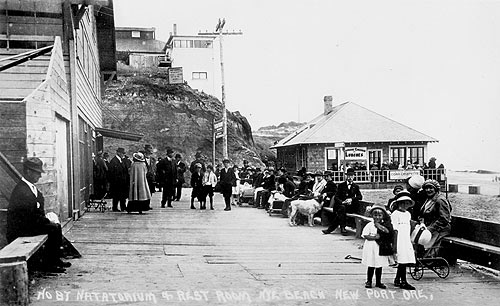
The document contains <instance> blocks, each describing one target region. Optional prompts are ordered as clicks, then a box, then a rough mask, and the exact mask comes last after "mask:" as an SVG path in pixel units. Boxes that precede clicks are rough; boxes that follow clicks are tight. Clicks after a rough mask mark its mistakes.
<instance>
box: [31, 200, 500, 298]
mask: <svg viewBox="0 0 500 306" xmlns="http://www.w3.org/2000/svg"><path fill="white" fill-rule="evenodd" d="M186 191H187V192H188V191H189V190H186ZM160 198H161V195H160V194H159V193H156V194H154V197H153V201H152V202H153V207H154V209H153V210H152V211H149V212H146V213H145V214H143V215H139V214H126V213H112V212H106V213H100V212H89V213H86V214H85V215H84V216H83V218H82V219H80V220H79V221H78V222H75V225H74V226H73V228H72V229H71V230H70V231H69V232H68V233H67V237H68V239H70V240H71V241H73V243H74V245H75V246H76V248H77V249H78V250H79V251H80V252H81V254H82V255H83V257H82V258H81V259H74V260H71V262H72V264H73V266H72V267H70V268H69V269H68V270H67V272H66V273H65V274H60V275H45V276H43V277H42V276H40V275H39V276H37V277H35V278H34V280H33V281H32V284H31V286H30V296H31V301H32V304H33V305H89V306H90V305H116V304H121V305H124V304H125V305H155V304H156V305H237V304H238V305H240V304H244V305H334V304H341V305H344V304H346V305H420V304H429V305H471V304H474V305H479V304H480V305H482V306H483V305H498V301H499V300H500V290H498V289H499V288H500V286H499V285H500V282H499V281H498V279H496V278H492V277H486V276H484V275H482V274H480V273H476V274H474V273H473V272H471V271H470V270H468V269H461V268H457V267H455V268H453V269H452V271H451V273H450V276H449V277H448V278H447V279H445V280H441V279H439V278H438V277H437V276H435V275H434V274H433V273H430V272H429V273H426V274H425V275H424V277H423V279H422V280H420V281H418V282H417V281H413V282H412V284H413V285H415V287H417V289H418V290H417V291H414V292H409V291H403V290H401V289H397V288H394V286H392V280H393V279H394V274H395V269H393V268H385V269H384V271H383V276H382V277H383V281H384V282H385V283H386V284H387V285H388V289H387V290H379V289H376V290H375V289H374V290H371V289H365V288H364V286H363V285H364V281H365V274H366V268H365V267H364V266H363V265H361V264H360V262H359V261H357V260H352V259H351V260H348V259H345V256H346V255H348V254H350V255H352V256H354V257H361V252H362V250H361V246H362V243H363V241H361V240H356V239H355V238H354V236H346V237H344V236H341V235H339V234H335V233H334V234H331V235H322V234H321V231H320V227H314V228H309V227H304V226H299V227H294V228H292V227H290V226H288V223H287V219H284V218H281V217H279V216H273V217H269V216H268V215H267V214H266V213H265V212H264V211H263V210H259V209H254V208H250V207H248V206H243V207H233V210H232V211H230V212H225V211H223V210H222V209H223V204H222V198H221V197H220V196H219V195H217V198H216V204H215V207H216V210H214V211H210V210H205V211H200V210H198V209H197V210H191V209H189V203H188V196H187V195H185V196H184V199H182V200H181V201H180V202H174V203H173V204H174V208H160V207H159V206H160V205H159V204H160V203H159V202H160ZM408 277H409V276H408ZM409 279H410V280H411V278H410V277H409ZM411 281H412V280H411ZM430 300H432V301H430Z"/></svg>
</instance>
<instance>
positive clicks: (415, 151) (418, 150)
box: [408, 147, 424, 166]
mask: <svg viewBox="0 0 500 306" xmlns="http://www.w3.org/2000/svg"><path fill="white" fill-rule="evenodd" d="M409 149H410V156H408V159H409V160H410V161H411V163H412V164H414V163H415V162H417V163H418V164H419V165H420V166H423V165H424V148H423V147H410V148H409Z"/></svg>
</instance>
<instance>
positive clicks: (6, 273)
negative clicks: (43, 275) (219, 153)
mask: <svg viewBox="0 0 500 306" xmlns="http://www.w3.org/2000/svg"><path fill="white" fill-rule="evenodd" d="M47 239H48V235H39V236H32V237H19V238H17V239H16V240H14V241H12V242H11V243H9V244H8V245H7V246H5V247H4V248H3V249H1V250H0V275H1V277H0V292H1V294H0V304H2V305H4V303H5V305H27V304H28V303H29V295H28V264H27V261H28V259H30V257H31V256H32V255H33V254H35V252H36V251H38V249H40V248H41V247H42V245H43V244H44V243H45V242H46V241H47Z"/></svg>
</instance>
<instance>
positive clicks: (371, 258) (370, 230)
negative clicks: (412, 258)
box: [361, 204, 393, 289]
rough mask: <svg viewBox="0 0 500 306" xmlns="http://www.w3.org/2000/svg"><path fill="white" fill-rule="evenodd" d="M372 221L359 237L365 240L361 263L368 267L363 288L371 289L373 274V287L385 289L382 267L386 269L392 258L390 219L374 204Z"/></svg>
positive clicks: (382, 208) (382, 206) (381, 208)
mask: <svg viewBox="0 0 500 306" xmlns="http://www.w3.org/2000/svg"><path fill="white" fill-rule="evenodd" d="M370 214H371V216H372V217H373V221H372V222H370V223H368V224H367V225H366V226H365V227H364V228H363V233H362V234H361V237H363V238H365V244H364V245H363V258H362V261H361V263H362V264H364V265H366V266H368V271H367V273H366V275H367V279H366V283H365V288H372V278H373V273H374V272H375V280H376V282H375V287H377V288H380V289H386V288H387V287H386V286H385V285H384V284H383V283H382V281H381V279H382V267H387V266H388V265H389V263H390V257H392V239H393V236H392V234H393V230H392V225H391V219H390V217H389V215H388V213H387V211H386V209H385V207H384V205H380V204H374V205H373V206H372V207H371V209H370Z"/></svg>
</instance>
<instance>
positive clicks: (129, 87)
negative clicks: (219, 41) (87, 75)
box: [103, 71, 262, 166]
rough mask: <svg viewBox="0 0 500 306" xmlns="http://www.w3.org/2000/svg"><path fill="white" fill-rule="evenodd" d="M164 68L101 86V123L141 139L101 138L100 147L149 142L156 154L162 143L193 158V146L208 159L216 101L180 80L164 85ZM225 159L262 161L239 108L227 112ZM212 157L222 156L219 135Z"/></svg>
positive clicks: (218, 109) (162, 150) (132, 147)
mask: <svg viewBox="0 0 500 306" xmlns="http://www.w3.org/2000/svg"><path fill="white" fill-rule="evenodd" d="M167 77H168V76H167V75H166V73H164V72H159V71H156V72H142V73H139V72H135V73H132V72H129V73H127V74H120V76H119V78H118V80H117V81H113V82H112V83H111V84H109V86H108V87H107V88H106V90H105V95H104V99H103V116H104V119H103V121H104V127H106V128H112V129H115V130H121V131H128V132H135V133H141V134H144V138H143V140H142V141H141V143H132V142H126V143H124V142H123V141H120V140H113V139H108V138H106V140H105V143H104V150H105V151H108V152H110V153H114V150H115V149H116V147H117V146H118V145H121V146H125V147H126V149H127V151H128V152H129V153H131V152H133V151H137V150H139V149H141V148H142V147H143V146H144V144H146V143H149V144H152V145H153V147H155V148H156V150H157V152H156V155H157V156H165V150H166V148H167V147H171V148H173V149H174V151H175V152H178V153H180V154H182V155H183V159H184V160H185V161H187V162H189V161H191V160H194V155H195V153H196V151H201V152H202V153H203V155H204V156H205V159H206V160H207V161H209V162H211V161H212V120H214V119H218V118H221V117H222V104H221V102H220V101H219V100H218V99H217V98H215V97H212V96H210V95H207V94H205V93H202V92H199V91H197V90H195V89H192V88H191V87H189V86H188V85H186V84H182V85H170V84H168V80H167ZM227 118H228V127H227V129H228V152H229V158H230V159H232V160H233V161H234V162H235V163H237V164H238V165H242V164H243V163H242V161H243V159H246V160H248V161H249V162H250V163H251V164H253V165H256V166H257V165H258V166H261V165H262V162H261V160H260V156H259V154H258V152H257V149H256V147H255V143H254V140H253V137H252V129H251V126H250V124H249V123H248V121H247V119H246V118H245V117H244V116H242V115H241V114H240V113H239V112H234V113H233V112H229V111H227ZM216 159H218V161H220V160H221V159H222V139H218V140H217V141H216Z"/></svg>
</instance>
